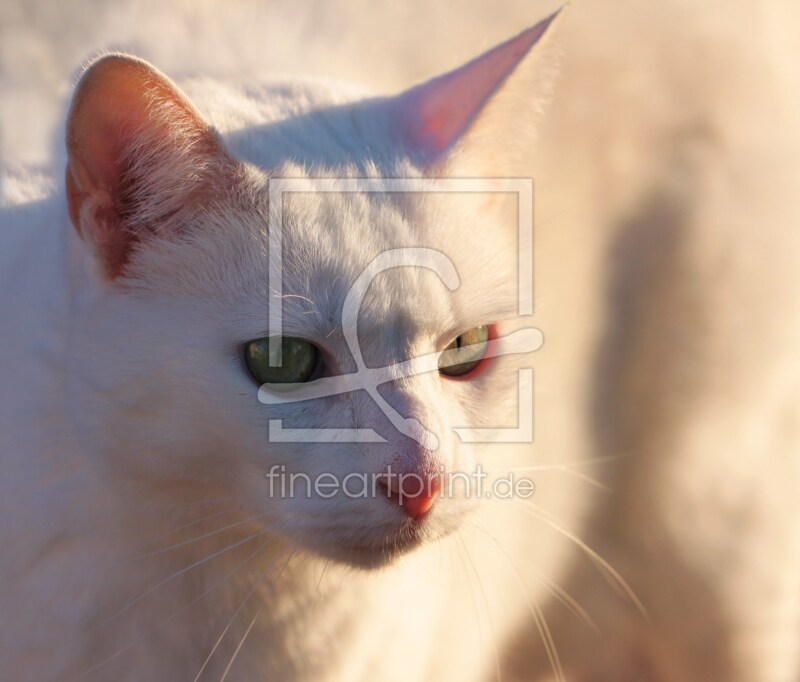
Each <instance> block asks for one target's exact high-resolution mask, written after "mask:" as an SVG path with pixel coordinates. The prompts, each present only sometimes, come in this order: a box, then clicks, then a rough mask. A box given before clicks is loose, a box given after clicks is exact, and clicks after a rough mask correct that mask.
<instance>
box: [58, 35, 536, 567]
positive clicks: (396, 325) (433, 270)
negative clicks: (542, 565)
mask: <svg viewBox="0 0 800 682" xmlns="http://www.w3.org/2000/svg"><path fill="white" fill-rule="evenodd" d="M550 24H551V20H546V21H545V22H542V23H541V24H538V25H537V26H535V27H533V28H531V29H529V30H528V31H525V32H524V33H522V34H520V35H519V36H517V37H516V38H514V39H512V40H510V41H509V42H507V43H504V44H503V45H501V46H499V47H497V48H495V49H494V50H492V51H490V52H488V53H486V54H485V55H483V56H481V57H479V58H478V59H476V60H474V61H472V62H470V63H469V64H467V65H466V66H464V67H462V68H460V69H458V70H456V71H453V72H451V73H448V74H446V75H444V76H441V77H439V78H436V79H434V80H431V81H429V82H427V83H424V84H422V85H419V86H417V87H415V88H412V89H411V90H409V91H407V92H405V93H402V94H400V95H398V96H396V97H389V98H381V99H373V100H367V101H364V102H361V103H354V104H349V105H347V106H344V107H342V106H339V107H333V108H332V109H331V111H330V112H325V111H321V112H315V113H313V114H312V115H310V116H306V117H304V119H303V121H302V123H301V124H300V125H301V126H304V128H303V129H302V132H303V135H302V145H304V146H305V148H306V150H307V148H309V147H310V148H312V149H313V148H314V146H315V145H317V146H319V147H324V148H331V147H338V148H339V149H340V150H341V153H340V154H339V156H338V159H337V160H336V161H335V162H334V161H332V160H331V159H330V158H328V160H327V161H325V162H323V161H320V162H318V163H310V162H308V161H307V160H304V159H307V156H308V155H307V153H306V152H305V151H304V152H303V153H300V150H299V149H298V152H297V154H296V155H293V154H292V152H291V145H290V147H289V151H288V153H287V154H284V158H283V159H282V160H280V161H279V162H276V163H275V164H274V165H272V166H269V167H265V166H263V165H262V166H261V167H259V166H257V165H256V164H254V163H249V162H245V161H243V160H242V158H241V157H242V156H248V157H258V156H259V154H258V153H256V152H257V151H258V150H254V153H253V154H235V153H233V146H232V145H226V142H225V141H224V139H223V138H222V137H221V136H220V135H219V134H218V133H217V132H216V131H215V130H214V129H213V128H212V127H211V126H210V125H209V124H208V123H207V122H206V120H205V119H204V117H203V116H202V115H201V114H200V112H199V111H198V110H197V109H196V108H195V107H194V105H192V104H191V103H190V102H189V101H188V100H187V99H186V97H185V96H184V95H183V94H181V92H180V91H179V90H178V88H177V87H176V86H175V85H174V84H173V83H172V82H171V81H170V80H169V79H168V78H166V77H165V76H164V75H163V74H161V73H160V72H158V71H157V70H155V69H154V68H153V67H151V66H150V65H148V64H147V63H145V62H143V61H140V60H137V59H134V58H132V57H128V56H124V55H109V56H106V57H104V58H102V59H99V60H98V61H96V62H94V63H93V64H92V65H91V66H90V67H89V68H88V70H87V71H86V72H85V74H84V76H83V78H82V79H81V81H80V83H79V84H78V87H77V90H76V93H75V96H74V99H73V103H72V107H71V110H70V115H69V118H68V128H67V135H68V136H67V147H68V156H69V161H68V168H67V196H68V204H69V213H70V217H71V220H72V222H73V224H74V226H75V227H76V229H77V232H78V234H80V235H81V237H82V240H83V243H84V244H85V245H86V246H87V247H89V250H90V251H91V252H92V254H93V257H94V261H93V262H94V263H95V265H96V266H97V267H96V276H95V277H94V279H93V280H91V281H93V284H91V285H89V286H87V288H86V291H85V292H84V293H83V295H81V296H79V297H78V298H77V303H76V310H75V320H76V323H75V332H74V334H75V336H74V339H73V348H74V358H73V360H72V362H71V368H72V370H71V371H72V372H73V373H74V377H75V378H74V389H75V394H74V395H75V397H76V399H75V401H74V404H73V409H74V410H75V411H76V414H75V415H74V420H75V421H76V422H77V423H79V424H80V425H81V426H82V427H83V429H84V433H85V438H86V439H87V441H91V443H92V445H91V446H92V447H96V448H97V449H98V450H100V451H102V453H103V462H104V466H107V467H108V468H109V470H110V471H111V472H112V473H113V475H114V477H115V478H116V479H117V480H120V481H124V482H125V484H126V485H128V484H130V485H132V486H139V487H140V489H141V490H142V491H143V493H142V494H143V495H148V494H151V493H152V494H153V495H156V494H166V495H175V497H176V499H178V498H180V499H190V498H195V499H202V498H208V497H215V496H223V497H224V496H229V497H232V498H233V497H235V498H237V499H238V500H239V501H240V502H241V504H242V505H243V506H245V507H247V508H248V509H252V510H253V512H254V513H255V514H257V515H261V516H260V519H259V523H260V524H261V525H262V526H263V528H265V529H272V530H273V531H274V532H276V533H278V534H280V535H282V536H284V537H285V538H288V539H289V540H290V541H291V542H293V543H295V544H296V545H298V546H300V547H304V548H307V549H310V550H312V551H314V552H316V553H319V554H321V555H325V556H330V557H333V558H336V559H340V560H343V561H349V562H351V563H353V564H356V565H375V564H380V563H382V562H385V561H386V560H389V559H391V558H392V557H393V556H395V555H396V554H397V553H398V552H401V551H403V550H407V549H410V548H413V547H415V546H417V545H419V544H420V543H422V542H424V541H426V540H429V539H434V538H436V537H440V536H442V535H444V534H446V533H448V532H450V531H452V530H453V529H455V528H457V527H458V526H459V524H460V523H461V522H462V520H463V519H464V517H465V515H466V514H467V513H468V512H469V511H471V510H472V509H474V508H475V507H476V505H479V504H480V500H479V499H477V495H476V494H475V489H474V488H473V489H472V490H471V492H470V494H467V493H466V490H467V486H468V485H475V482H474V479H473V482H472V483H471V484H470V483H465V482H464V479H459V480H453V479H452V478H451V475H452V474H453V473H454V472H461V473H462V474H464V475H465V476H467V477H469V476H472V475H474V473H475V471H476V467H477V465H478V464H479V463H480V459H481V457H482V452H483V450H484V447H483V446H482V445H480V444H476V443H470V442H468V441H469V440H470V439H464V440H462V438H461V437H460V436H459V435H457V433H456V431H455V430H454V428H457V427H462V428H463V427H484V428H488V427H497V426H513V420H514V419H515V418H516V413H515V410H516V406H517V397H518V396H517V369H518V368H519V367H520V366H523V365H524V364H525V362H524V361H523V360H520V358H519V356H503V355H500V356H499V357H491V356H492V355H493V353H494V352H495V351H497V349H498V348H499V345H498V344H500V342H499V341H498V337H503V336H506V335H508V334H509V333H510V332H512V331H513V330H515V329H516V328H517V327H519V326H521V324H522V323H521V321H520V320H519V319H518V303H519V300H518V295H519V290H518V289H519V287H518V278H517V269H518V253H519V249H518V233H517V226H518V223H517V219H516V217H517V204H516V196H515V195H514V194H509V193H502V192H500V193H492V192H480V191H478V192H476V191H474V190H469V189H467V191H456V192H448V191H442V186H440V185H435V184H432V183H430V182H428V181H426V180H425V178H443V179H452V178H463V177H468V178H496V177H504V176H505V177H508V176H513V175H514V173H515V171H516V170H518V167H517V166H514V165H513V160H514V159H515V157H519V156H520V152H522V151H523V150H525V149H526V148H527V145H526V144H525V139H526V137H527V136H528V133H529V131H530V128H531V125H532V124H531V118H532V115H533V113H534V111H535V109H536V106H537V103H538V102H539V101H540V99H541V97H542V91H541V89H542V83H543V79H542V78H541V70H542V68H543V67H542V64H541V63H540V62H541V60H540V59H539V58H538V51H539V50H540V49H541V46H540V45H539V44H540V43H541V39H542V37H543V36H544V35H545V34H546V33H547V32H548V29H549V26H550ZM341 121H345V122H346V125H345V124H342V127H341V128H337V126H338V125H339V124H338V123H337V122H341ZM267 128H269V126H267ZM275 129H277V130H280V128H279V127H278V128H275V127H273V129H272V130H273V132H272V133H270V132H269V130H267V129H265V131H264V134H263V135H261V136H259V133H258V131H250V134H249V136H248V137H247V139H248V140H249V141H250V144H256V145H261V146H262V147H264V148H265V150H266V151H265V157H269V147H270V134H272V135H274V130H275ZM342 136H344V137H342ZM229 147H230V148H229ZM523 156H524V155H523ZM292 157H294V159H295V160H294V161H292V160H291V159H292ZM320 158H322V156H321V157H320ZM286 178H291V179H294V180H295V181H298V182H299V183H300V184H295V185H289V186H288V188H289V189H290V190H291V191H288V192H284V193H283V194H279V193H276V192H275V191H274V189H275V187H276V179H286ZM354 178H360V179H367V181H368V182H367V183H366V184H365V183H362V184H361V185H358V184H357V183H356V184H353V183H351V185H350V186H349V189H348V186H343V185H340V184H335V183H336V182H338V181H341V180H347V179H354ZM386 178H393V179H402V180H403V181H404V182H408V183H410V184H407V185H402V186H400V185H396V184H395V185H391V184H390V185H382V184H380V183H381V181H382V180H383V179H386ZM414 183H416V184H414ZM271 188H272V189H273V191H272V192H271V191H270V189H271ZM463 189H464V188H463V186H462V190H463ZM353 190H355V191H353ZM426 190H430V191H426ZM90 279H91V278H90ZM276 310H277V311H278V312H277V314H276ZM278 329H279V331H278ZM270 339H273V342H272V343H270ZM448 347H449V348H451V351H450V352H449V353H446V354H445V355H441V353H442V351H444V350H445V349H447V348H448ZM453 348H455V350H452V349H453ZM277 349H280V350H281V356H282V357H281V364H280V366H274V365H275V358H276V356H275V353H276V351H277ZM419 358H422V360H417V363H420V362H422V363H423V364H422V365H420V364H417V365H413V366H411V368H410V369H409V367H410V366H409V364H408V363H409V361H411V360H414V359H419ZM425 362H427V364H424V363H425ZM423 365H424V366H423ZM423 370H424V371H423ZM336 377H338V379H337V378H336ZM265 382H266V383H267V384H268V385H267V386H265V387H263V388H261V390H260V391H259V387H260V386H261V384H263V383H265ZM287 382H288V383H290V384H301V385H302V386H299V387H297V386H295V387H291V388H290V389H288V390H287V387H285V386H280V385H278V384H281V383H287ZM304 390H311V391H312V395H311V397H310V398H308V399H305V400H300V399H299V398H300V397H303V395H302V391H304ZM313 391H318V393H317V394H316V395H313ZM258 396H260V397H261V400H259V397H258ZM306 397H307V396H306ZM510 421H511V423H509V422H510ZM387 472H392V474H393V475H392V476H391V477H389V476H387V475H386V474H387ZM400 475H405V480H401V479H400ZM420 488H421V489H422V492H421V493H419V492H418V491H419V490H420ZM148 491H150V492H148Z"/></svg>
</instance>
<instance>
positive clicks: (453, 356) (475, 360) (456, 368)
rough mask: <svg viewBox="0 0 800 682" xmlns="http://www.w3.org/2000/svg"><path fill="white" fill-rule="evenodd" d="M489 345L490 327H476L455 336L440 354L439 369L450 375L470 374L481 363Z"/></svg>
mask: <svg viewBox="0 0 800 682" xmlns="http://www.w3.org/2000/svg"><path fill="white" fill-rule="evenodd" d="M488 347H489V327H488V326H486V325H484V326H482V327H475V328H474V329H470V330H469V331H468V332H464V333H463V334H461V335H460V336H457V337H456V338H454V339H453V340H452V341H451V342H450V343H448V344H447V346H446V347H445V349H444V350H443V351H442V354H441V355H440V356H439V371H440V372H441V373H442V374H445V375H447V376H450V377H460V376H464V375H465V374H469V373H470V372H471V371H472V370H473V369H475V368H476V367H477V366H478V365H480V364H481V360H483V356H484V355H486V349H487V348H488Z"/></svg>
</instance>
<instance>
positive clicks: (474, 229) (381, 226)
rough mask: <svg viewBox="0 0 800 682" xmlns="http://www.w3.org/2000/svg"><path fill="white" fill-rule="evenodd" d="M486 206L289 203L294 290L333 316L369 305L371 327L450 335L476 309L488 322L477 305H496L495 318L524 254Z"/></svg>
mask: <svg viewBox="0 0 800 682" xmlns="http://www.w3.org/2000/svg"><path fill="white" fill-rule="evenodd" d="M485 205H486V201H485V198H483V199H482V198H480V197H478V198H476V197H474V196H468V195H465V196H464V197H454V196H444V195H442V194H441V193H436V192H431V193H426V192H384V191H370V192H307V193H298V194H295V195H290V196H288V197H285V198H284V202H283V206H282V211H281V213H282V217H283V223H282V225H281V227H280V229H281V231H282V239H281V241H282V251H283V254H282V256H283V257H282V265H283V273H282V274H283V284H284V293H285V294H289V295H293V294H294V295H299V296H306V297H308V298H310V299H312V300H314V301H315V305H316V306H317V308H318V310H319V312H320V314H321V315H322V316H323V317H325V318H331V317H334V318H335V317H337V316H339V315H341V313H342V312H343V311H342V308H343V306H344V305H345V303H346V301H347V299H348V297H349V298H350V300H351V303H352V301H353V299H359V300H360V301H361V303H360V306H359V324H360V325H362V324H363V325H365V326H369V325H372V324H374V325H381V324H384V325H385V324H389V321H390V320H391V321H392V322H391V324H392V325H395V326H397V327H398V329H399V328H402V327H404V326H414V325H416V327H417V328H418V329H420V330H423V329H429V330H433V329H441V328H443V327H447V326H449V325H451V324H457V322H458V320H459V318H463V317H464V316H465V315H469V314H471V313H475V314H476V319H481V311H480V310H477V311H475V310H470V308H471V307H474V306H473V305H472V304H473V302H474V304H475V306H477V307H479V308H480V306H481V305H482V304H487V305H484V306H483V307H484V308H485V310H484V312H483V315H484V316H485V317H489V318H493V317H495V316H496V315H498V314H500V311H499V308H502V307H504V304H505V303H506V299H507V298H508V296H507V295H506V294H510V293H511V290H513V289H514V284H513V280H514V277H513V274H514V273H513V270H514V269H515V268H514V267H513V264H514V255H515V251H516V250H515V248H514V244H513V239H508V237H509V236H510V235H509V232H510V233H511V234H512V235H513V234H514V230H513V226H503V225H502V224H500V223H501V222H502V221H501V219H500V218H499V216H498V215H497V214H496V212H494V211H492V210H489V209H487V208H486V207H485ZM506 228H509V229H506ZM504 290H505V294H504ZM489 291H491V292H493V294H492V295H490V296H487V292H489ZM493 307H494V308H495V309H496V310H497V312H496V311H495V310H492V308H493ZM410 320H413V321H414V323H413V324H411V323H410V322H409V321H410Z"/></svg>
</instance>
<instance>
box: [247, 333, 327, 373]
mask: <svg viewBox="0 0 800 682" xmlns="http://www.w3.org/2000/svg"><path fill="white" fill-rule="evenodd" d="M276 355H277V354H276ZM281 356H282V357H281V365H280V367H273V366H270V357H271V355H270V352H269V338H264V339H256V340H255V341H250V343H248V344H247V345H246V346H245V347H244V361H245V364H246V365H247V369H248V370H249V372H250V374H252V376H253V378H254V379H255V380H256V381H257V382H258V383H259V384H299V383H302V382H305V381H308V380H309V379H310V378H311V375H312V374H314V370H315V369H316V368H317V364H318V362H319V349H318V348H317V347H316V346H315V345H314V344H313V343H309V342H308V341H306V340H305V339H296V338H294V337H292V336H282V337H281ZM273 357H274V356H273Z"/></svg>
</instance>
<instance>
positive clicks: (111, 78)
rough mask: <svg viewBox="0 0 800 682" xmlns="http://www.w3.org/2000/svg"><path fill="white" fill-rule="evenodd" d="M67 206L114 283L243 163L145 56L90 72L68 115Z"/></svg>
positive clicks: (115, 58)
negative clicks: (141, 251)
mask: <svg viewBox="0 0 800 682" xmlns="http://www.w3.org/2000/svg"><path fill="white" fill-rule="evenodd" d="M67 155H68V162H67V173H66V184H67V201H68V204H69V214H70V218H71V220H72V223H73V224H74V226H75V228H76V229H77V231H78V233H79V234H80V235H81V237H82V238H83V239H84V240H85V241H86V242H88V243H89V244H90V245H91V247H92V248H93V250H94V251H95V254H96V255H97V257H98V259H99V261H100V264H101V266H102V270H103V273H104V274H105V276H106V277H107V278H108V279H114V278H115V277H117V276H119V275H120V274H121V273H123V272H124V270H125V266H126V265H127V263H128V261H129V258H130V255H131V253H132V252H133V250H134V249H135V248H137V247H138V246H139V245H141V244H142V243H143V242H145V241H146V240H147V238H148V237H149V236H153V235H164V234H168V233H169V232H170V231H175V230H180V229H181V227H182V226H183V225H184V224H185V223H186V221H187V217H188V216H189V215H190V213H191V211H193V210H196V209H197V208H198V207H200V206H203V205H204V204H206V203H207V202H209V201H213V200H214V198H215V197H216V196H218V195H219V194H220V192H221V191H223V190H224V188H225V186H226V185H230V183H232V182H233V181H234V179H235V177H236V175H237V171H238V164H236V162H235V161H234V160H233V159H232V158H231V157H230V156H229V155H228V154H227V153H226V151H225V149H224V148H223V146H222V143H221V141H220V139H219V137H218V135H217V133H216V132H215V131H214V130H213V129H212V128H211V127H210V126H209V124H208V123H207V122H206V121H205V120H204V119H203V117H202V116H201V115H200V113H199V112H198V111H197V110H196V109H195V108H194V106H193V105H192V104H191V103H190V102H189V100H188V99H187V98H186V97H185V96H184V95H183V94H182V93H181V91H180V90H179V89H178V87H177V86H176V85H175V84H174V83H173V82H172V81H170V80H169V78H167V77H166V76H165V75H164V74H162V73H160V72H159V71H158V70H157V69H155V68H154V67H153V66H151V65H150V64H148V63H147V62H144V61H142V60H140V59H136V58H135V57H130V56H127V55H119V54H112V55H108V56H105V57H103V58H101V59H99V60H97V61H95V62H94V63H93V64H92V65H91V66H89V68H88V69H87V70H86V71H85V73H84V74H83V76H82V78H81V79H80V82H79V83H78V85H77V87H76V90H75V94H74V96H73V99H72V105H71V107H70V112H69V117H68V119H67Z"/></svg>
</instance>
